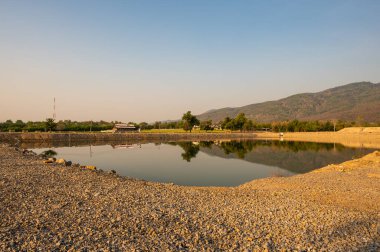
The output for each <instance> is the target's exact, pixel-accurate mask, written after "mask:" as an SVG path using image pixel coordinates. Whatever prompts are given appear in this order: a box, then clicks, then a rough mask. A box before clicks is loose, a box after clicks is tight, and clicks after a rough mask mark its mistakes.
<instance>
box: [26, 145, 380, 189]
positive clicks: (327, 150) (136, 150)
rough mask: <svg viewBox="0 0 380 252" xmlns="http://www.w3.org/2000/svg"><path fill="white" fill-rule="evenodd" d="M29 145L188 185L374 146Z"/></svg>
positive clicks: (228, 181)
mask: <svg viewBox="0 0 380 252" xmlns="http://www.w3.org/2000/svg"><path fill="white" fill-rule="evenodd" d="M28 148H29V149H32V150H33V151H35V152H36V153H38V154H39V153H41V152H43V151H45V150H48V149H52V150H54V151H55V152H57V155H56V158H64V159H65V160H70V161H72V162H73V163H79V164H81V165H94V166H96V167H97V169H98V170H99V169H102V170H104V171H110V170H115V171H116V173H117V174H119V175H121V176H126V177H131V178H136V179H142V180H147V181H154V182H163V183H174V184H177V185H187V186H238V185H241V184H244V183H246V182H249V181H252V180H255V179H260V178H266V177H283V176H293V175H296V174H300V173H306V172H309V171H312V170H314V169H317V168H321V167H323V166H326V165H329V164H337V163H342V162H344V161H348V160H351V159H353V158H358V157H361V156H364V155H366V154H368V153H370V152H373V151H374V150H375V149H368V148H351V147H345V146H343V145H341V144H333V143H313V142H293V141H264V140H231V141H200V142H191V141H188V142H156V143H138V142H134V143H112V142H111V143H101V144H93V143H91V144H86V143H80V144H79V143H78V144H75V143H70V144H59V146H58V145H52V146H49V147H46V146H38V145H37V146H36V145H31V146H29V147H28Z"/></svg>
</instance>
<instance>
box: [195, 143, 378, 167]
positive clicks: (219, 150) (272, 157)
mask: <svg viewBox="0 0 380 252" xmlns="http://www.w3.org/2000/svg"><path fill="white" fill-rule="evenodd" d="M263 144H264V145H263ZM295 144H296V145H295ZM297 144H298V143H296V142H283V143H282V142H268V143H265V142H261V143H260V141H254V146H253V148H250V149H251V150H247V149H245V150H244V149H237V150H236V151H230V149H231V146H230V147H228V148H227V149H226V147H225V146H217V145H213V146H212V147H211V148H202V147H201V149H200V151H202V152H204V153H206V154H208V155H211V156H218V157H222V158H241V159H244V160H245V161H248V162H252V163H258V164H263V165H268V166H275V167H279V168H282V169H286V170H288V171H291V172H294V173H305V172H308V171H311V170H313V169H316V168H320V167H323V166H326V165H328V164H334V163H342V162H344V161H347V160H351V159H352V158H354V157H358V156H362V155H365V154H368V153H370V152H372V151H374V150H371V149H354V148H345V147H343V146H342V145H336V146H335V148H334V144H318V143H301V147H299V146H297ZM308 144H309V145H310V146H309V147H308ZM233 145H234V146H237V145H236V143H235V144H233ZM226 150H227V151H226ZM242 153H244V154H243V155H242Z"/></svg>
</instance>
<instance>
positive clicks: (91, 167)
mask: <svg viewBox="0 0 380 252" xmlns="http://www.w3.org/2000/svg"><path fill="white" fill-rule="evenodd" d="M85 168H86V169H87V170H92V171H93V170H96V166H93V165H86V166H85Z"/></svg>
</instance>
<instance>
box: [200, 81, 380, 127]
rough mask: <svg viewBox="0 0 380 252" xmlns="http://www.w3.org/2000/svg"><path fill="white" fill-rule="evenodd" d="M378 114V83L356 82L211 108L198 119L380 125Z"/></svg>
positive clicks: (379, 114) (379, 101)
mask: <svg viewBox="0 0 380 252" xmlns="http://www.w3.org/2000/svg"><path fill="white" fill-rule="evenodd" d="M379 111H380V83H377V84H374V83H371V82H357V83H351V84H347V85H344V86H339V87H335V88H331V89H327V90H325V91H322V92H318V93H304V94H296V95H293V96H289V97H287V98H284V99H280V100H277V101H268V102H263V103H257V104H251V105H247V106H243V107H237V108H222V109H213V110H210V111H207V112H205V113H203V114H201V115H198V116H197V117H198V118H199V119H200V120H213V121H214V122H219V121H221V120H223V119H224V118H225V117H227V116H228V117H235V116H236V115H238V114H239V113H244V114H245V115H246V116H247V117H248V118H249V119H252V120H256V121H258V122H273V121H286V120H293V119H297V120H343V121H358V120H359V121H366V122H380V113H379Z"/></svg>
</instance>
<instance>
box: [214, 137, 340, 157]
mask: <svg viewBox="0 0 380 252" xmlns="http://www.w3.org/2000/svg"><path fill="white" fill-rule="evenodd" d="M219 146H220V148H221V149H223V151H224V153H225V154H227V155H228V154H231V153H234V154H236V155H237V156H238V157H239V158H241V159H243V158H244V157H245V154H247V153H248V152H251V151H252V150H253V149H255V148H257V147H260V146H270V147H273V148H275V149H285V150H286V151H291V152H299V151H310V150H311V151H316V152H317V151H321V150H327V151H329V150H332V149H335V150H337V151H341V150H342V149H343V148H344V147H343V145H341V144H335V145H334V144H332V143H312V142H292V141H286V142H280V141H257V140H247V141H230V142H222V143H221V144H220V145H219Z"/></svg>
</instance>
